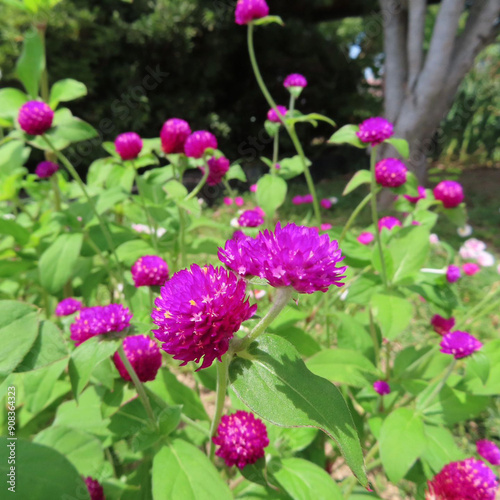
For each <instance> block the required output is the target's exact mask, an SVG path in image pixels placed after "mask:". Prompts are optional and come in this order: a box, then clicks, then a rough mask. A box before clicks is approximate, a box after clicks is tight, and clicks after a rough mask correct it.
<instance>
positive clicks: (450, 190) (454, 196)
mask: <svg viewBox="0 0 500 500" xmlns="http://www.w3.org/2000/svg"><path fill="white" fill-rule="evenodd" d="M434 198H436V200H440V201H442V202H443V206H444V208H455V207H458V205H460V203H462V201H464V190H463V189H462V185H461V184H459V183H458V182H455V181H442V182H440V183H439V184H438V185H437V186H436V187H435V188H434Z"/></svg>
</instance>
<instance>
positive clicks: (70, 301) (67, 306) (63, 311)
mask: <svg viewBox="0 0 500 500" xmlns="http://www.w3.org/2000/svg"><path fill="white" fill-rule="evenodd" d="M82 307H83V305H82V303H81V302H80V301H79V300H76V299H74V298H73V297H68V298H67V299H63V300H61V302H59V304H57V307H56V311H55V314H56V316H69V315H70V314H73V313H76V311H79V310H80V309H81V308H82Z"/></svg>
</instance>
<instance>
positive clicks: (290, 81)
mask: <svg viewBox="0 0 500 500" xmlns="http://www.w3.org/2000/svg"><path fill="white" fill-rule="evenodd" d="M283 86H284V87H285V88H286V89H288V88H290V87H299V88H302V89H303V88H305V87H307V80H306V77H305V76H303V75H300V74H299V73H292V74H291V75H288V76H287V77H286V78H285V81H284V82H283Z"/></svg>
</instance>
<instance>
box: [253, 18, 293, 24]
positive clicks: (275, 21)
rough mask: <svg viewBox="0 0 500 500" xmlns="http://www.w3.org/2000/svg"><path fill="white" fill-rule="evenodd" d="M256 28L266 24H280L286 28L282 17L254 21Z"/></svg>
mask: <svg viewBox="0 0 500 500" xmlns="http://www.w3.org/2000/svg"><path fill="white" fill-rule="evenodd" d="M252 23H253V24H254V25H255V26H264V25H266V24H279V25H280V26H285V23H284V22H283V19H281V17H280V16H266V17H261V18H260V19H257V20H255V21H252Z"/></svg>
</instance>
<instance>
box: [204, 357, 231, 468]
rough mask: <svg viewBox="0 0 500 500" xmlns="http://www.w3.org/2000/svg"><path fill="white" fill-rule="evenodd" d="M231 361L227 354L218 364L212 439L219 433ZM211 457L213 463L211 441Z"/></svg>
mask: <svg viewBox="0 0 500 500" xmlns="http://www.w3.org/2000/svg"><path fill="white" fill-rule="evenodd" d="M229 361H230V355H229V354H227V353H226V354H224V356H222V358H221V361H220V363H217V397H216V402H215V414H214V418H213V420H212V425H211V426H210V437H211V438H213V437H214V436H215V434H216V433H217V427H219V423H220V419H221V417H222V411H223V410H224V402H225V400H226V389H227V368H228V366H229ZM209 457H210V460H212V461H213V460H214V457H215V443H214V442H213V441H212V440H211V439H210V454H209Z"/></svg>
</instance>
